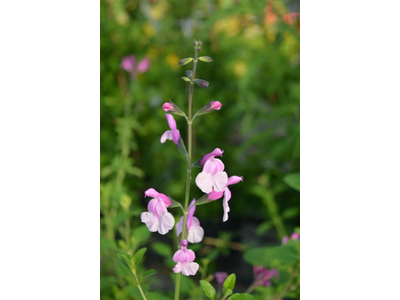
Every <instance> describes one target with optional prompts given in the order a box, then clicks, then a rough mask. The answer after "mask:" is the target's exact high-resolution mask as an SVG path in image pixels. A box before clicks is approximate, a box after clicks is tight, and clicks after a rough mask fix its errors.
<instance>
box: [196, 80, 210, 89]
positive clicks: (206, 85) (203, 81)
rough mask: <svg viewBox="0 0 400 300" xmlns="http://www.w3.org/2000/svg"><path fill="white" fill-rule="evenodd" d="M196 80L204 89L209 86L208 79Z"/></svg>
mask: <svg viewBox="0 0 400 300" xmlns="http://www.w3.org/2000/svg"><path fill="white" fill-rule="evenodd" d="M194 82H196V83H197V85H198V86H199V87H201V88H203V89H205V88H208V85H209V83H208V81H205V80H203V79H195V80H194Z"/></svg>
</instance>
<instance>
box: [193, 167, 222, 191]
mask: <svg viewBox="0 0 400 300" xmlns="http://www.w3.org/2000/svg"><path fill="white" fill-rule="evenodd" d="M227 180H228V178H227ZM196 185H197V186H198V187H199V189H200V190H201V191H202V192H203V193H206V194H208V193H210V192H211V191H212V186H213V178H212V176H211V173H207V172H201V173H199V175H197V177H196Z"/></svg>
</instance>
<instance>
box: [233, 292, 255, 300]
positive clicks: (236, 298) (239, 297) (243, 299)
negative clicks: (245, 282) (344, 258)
mask: <svg viewBox="0 0 400 300" xmlns="http://www.w3.org/2000/svg"><path fill="white" fill-rule="evenodd" d="M253 299H254V297H253V296H252V295H250V294H245V293H241V294H239V293H236V294H233V295H232V296H231V297H230V298H229V300H253Z"/></svg>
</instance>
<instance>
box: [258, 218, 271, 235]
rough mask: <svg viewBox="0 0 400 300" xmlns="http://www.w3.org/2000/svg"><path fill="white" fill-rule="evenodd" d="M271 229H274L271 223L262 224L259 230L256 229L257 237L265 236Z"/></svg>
mask: <svg viewBox="0 0 400 300" xmlns="http://www.w3.org/2000/svg"><path fill="white" fill-rule="evenodd" d="M270 228H272V224H271V222H270V221H265V222H263V223H261V224H260V225H259V226H258V227H257V229H256V234H257V235H263V234H265V233H266V232H267V231H268V230H269V229H270Z"/></svg>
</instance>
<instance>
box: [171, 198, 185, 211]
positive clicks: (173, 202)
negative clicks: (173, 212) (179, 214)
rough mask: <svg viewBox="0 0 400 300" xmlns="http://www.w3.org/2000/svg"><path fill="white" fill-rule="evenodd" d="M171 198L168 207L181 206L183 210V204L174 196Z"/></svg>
mask: <svg viewBox="0 0 400 300" xmlns="http://www.w3.org/2000/svg"><path fill="white" fill-rule="evenodd" d="M169 200H170V201H171V205H170V206H168V208H174V207H180V208H181V209H182V210H183V207H182V204H180V203H179V202H178V201H175V200H174V199H172V198H169Z"/></svg>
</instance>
